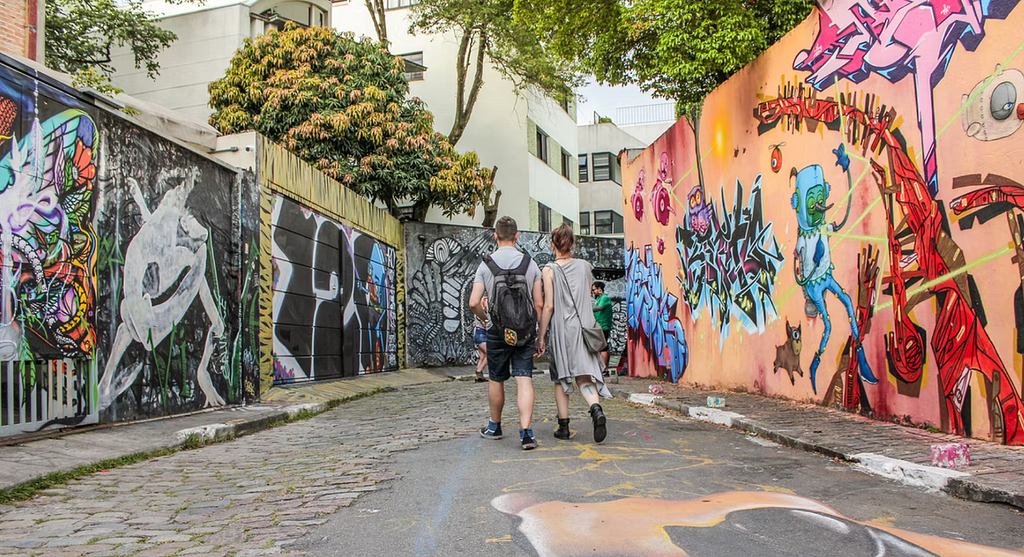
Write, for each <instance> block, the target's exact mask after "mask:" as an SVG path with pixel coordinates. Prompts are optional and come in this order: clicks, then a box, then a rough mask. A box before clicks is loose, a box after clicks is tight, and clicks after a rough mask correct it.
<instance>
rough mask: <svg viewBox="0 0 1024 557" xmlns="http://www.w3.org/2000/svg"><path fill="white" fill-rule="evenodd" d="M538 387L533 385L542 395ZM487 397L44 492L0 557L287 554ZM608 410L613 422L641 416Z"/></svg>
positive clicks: (451, 432) (13, 528)
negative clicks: (393, 462) (405, 455)
mask: <svg viewBox="0 0 1024 557" xmlns="http://www.w3.org/2000/svg"><path fill="white" fill-rule="evenodd" d="M546 381H547V380H546V379H545V378H542V377H539V378H538V379H537V384H538V391H539V386H540V385H541V384H543V383H546ZM514 392H515V389H514V388H513V387H511V386H510V388H509V397H508V402H507V403H506V418H505V421H506V423H507V424H508V425H509V426H510V427H509V430H510V431H509V432H510V433H512V432H513V431H514V430H515V426H514V425H513V424H514V423H515V421H516V416H517V414H516V411H515V398H514V396H515V395H514ZM485 393H486V391H485V390H484V389H483V386H473V385H472V384H467V383H463V382H458V383H456V382H449V383H443V384H434V385H427V386H422V387H413V388H407V389H403V390H399V391H395V392H390V393H385V394H381V395H377V396H374V397H369V398H366V399H362V400H358V401H355V402H351V403H348V404H344V405H341V406H340V407H338V408H336V409H334V410H332V411H330V412H326V413H324V414H321V415H319V416H316V417H314V418H312V419H309V420H305V421H301V422H296V423H292V424H289V425H285V426H281V427H277V428H274V429H271V430H268V431H264V432H261V433H257V434H254V435H250V436H246V437H243V438H240V439H238V440H235V441H232V442H226V443H220V444H216V445H210V446H207V447H204V448H201V449H196V450H191V451H185V452H180V453H177V454H174V455H170V456H166V457H161V458H156V459H153V460H150V461H147V462H144V463H139V464H136V465H132V466H126V467H123V468H117V469H113V470H110V471H108V472H101V473H98V474H95V475H93V476H90V477H87V478H85V479H82V480H79V481H74V482H72V483H70V484H68V485H66V486H63V487H59V488H54V489H50V490H48V491H46V492H44V494H43V495H42V496H40V497H37V498H36V499H34V500H32V501H27V502H24V503H18V504H15V505H12V506H6V507H0V555H8V556H11V557H14V556H21V555H24V556H37V555H38V556H44V555H45V556H54V557H57V556H73V555H74V556H77V555H90V556H94V557H100V556H103V555H135V556H138V557H150V556H170V555H208V556H226V555H237V556H239V557H242V556H254V555H269V554H276V553H283V552H286V551H287V547H288V545H289V544H290V543H291V542H292V541H293V540H295V539H297V538H298V537H300V536H301V535H303V534H304V533H305V532H306V530H307V529H308V528H309V527H311V526H315V525H318V524H322V523H324V522H326V518H325V516H326V515H329V514H330V513H333V512H335V511H337V510H338V509H339V508H341V507H346V506H348V505H350V504H352V502H353V501H355V500H356V499H357V498H358V497H359V496H360V495H361V494H363V493H366V492H370V491H374V490H376V489H377V486H378V484H379V483H380V482H382V481H385V480H389V479H392V478H394V477H395V476H394V473H393V472H389V471H388V467H387V463H388V460H389V458H390V457H391V455H392V454H393V453H395V452H397V451H404V450H409V449H414V448H416V447H418V446H420V445H421V444H423V443H426V442H430V441H437V440H442V439H451V438H454V437H456V436H459V435H475V433H476V428H478V427H479V426H480V425H481V424H482V423H483V421H484V420H485V419H486V401H485V398H486V394H485ZM538 394H540V393H538ZM547 398H549V397H546V396H538V401H537V406H536V411H535V422H538V424H537V425H540V424H539V422H541V420H542V419H543V418H544V417H545V416H551V415H553V414H554V405H553V403H550V402H546V401H545V400H542V399H547ZM611 404H613V405H616V412H619V413H620V414H621V413H625V412H629V413H638V414H640V413H643V411H642V410H638V409H633V408H631V407H630V406H629V405H627V404H625V403H622V402H611ZM509 410H511V413H509ZM577 410H579V411H580V412H582V410H580V409H577ZM293 554H295V553H293Z"/></svg>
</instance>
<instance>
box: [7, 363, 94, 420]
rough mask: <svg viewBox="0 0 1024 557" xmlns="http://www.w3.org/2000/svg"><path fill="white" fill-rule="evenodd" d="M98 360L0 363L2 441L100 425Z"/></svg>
mask: <svg viewBox="0 0 1024 557" xmlns="http://www.w3.org/2000/svg"><path fill="white" fill-rule="evenodd" d="M96 401H97V388H96V366H95V360H70V359H65V360H49V361H19V362H0V437H5V436H9V435H17V434H20V433H31V432H35V431H39V430H42V429H47V428H57V427H68V426H76V425H87V424H94V423H96V422H98V421H99V408H98V406H97V403H96Z"/></svg>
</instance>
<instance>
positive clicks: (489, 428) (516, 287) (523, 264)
mask: <svg viewBox="0 0 1024 557" xmlns="http://www.w3.org/2000/svg"><path fill="white" fill-rule="evenodd" d="M494 239H495V240H496V241H497V242H498V249H496V250H494V252H493V253H491V254H490V255H487V256H484V260H483V262H482V263H480V266H479V267H478V268H477V271H476V278H475V279H474V280H473V292H472V294H470V297H469V308H470V309H471V310H472V311H473V313H474V314H475V315H476V316H477V317H479V318H480V319H481V320H482V321H484V322H489V323H490V324H491V326H490V328H489V329H488V330H487V368H488V374H489V379H490V383H489V384H488V387H487V399H488V402H489V404H490V410H491V421H490V422H489V423H488V424H487V425H486V426H484V427H482V428H481V429H480V435H481V436H482V437H483V438H485V439H501V438H502V432H501V412H502V410H503V409H504V407H505V381H507V380H508V378H509V377H515V379H516V400H517V402H518V406H519V425H520V427H521V429H520V430H519V441H520V443H521V444H522V446H523V449H524V450H529V449H533V448H536V447H537V441H536V438H534V436H533V429H532V428H531V427H530V426H531V422H532V420H533V356H534V354H535V351H536V348H535V343H536V340H537V315H538V314H539V313H540V310H541V308H542V307H543V306H544V297H543V292H542V291H541V290H542V286H541V275H540V269H539V268H538V267H537V264H536V263H534V261H533V259H531V258H530V256H529V255H526V254H525V253H523V252H521V251H519V250H517V249H516V241H517V240H518V239H519V229H518V227H517V225H516V221H515V220H514V219H512V217H501V218H500V219H498V222H497V223H496V224H495V225H494ZM485 296H486V298H487V300H488V304H487V305H488V307H487V309H484V307H483V304H482V300H483V298H484V297H485ZM488 313H490V315H488Z"/></svg>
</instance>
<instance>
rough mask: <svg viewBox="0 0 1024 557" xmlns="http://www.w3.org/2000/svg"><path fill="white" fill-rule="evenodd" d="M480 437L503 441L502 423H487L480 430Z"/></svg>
mask: <svg viewBox="0 0 1024 557" xmlns="http://www.w3.org/2000/svg"><path fill="white" fill-rule="evenodd" d="M480 437H483V438H484V439H501V437H502V435H501V422H487V425H485V426H484V427H482V428H480Z"/></svg>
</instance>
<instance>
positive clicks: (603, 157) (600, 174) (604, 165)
mask: <svg viewBox="0 0 1024 557" xmlns="http://www.w3.org/2000/svg"><path fill="white" fill-rule="evenodd" d="M593 157H594V181H595V182H600V181H602V180H611V179H612V154H611V153H594V154H593Z"/></svg>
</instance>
